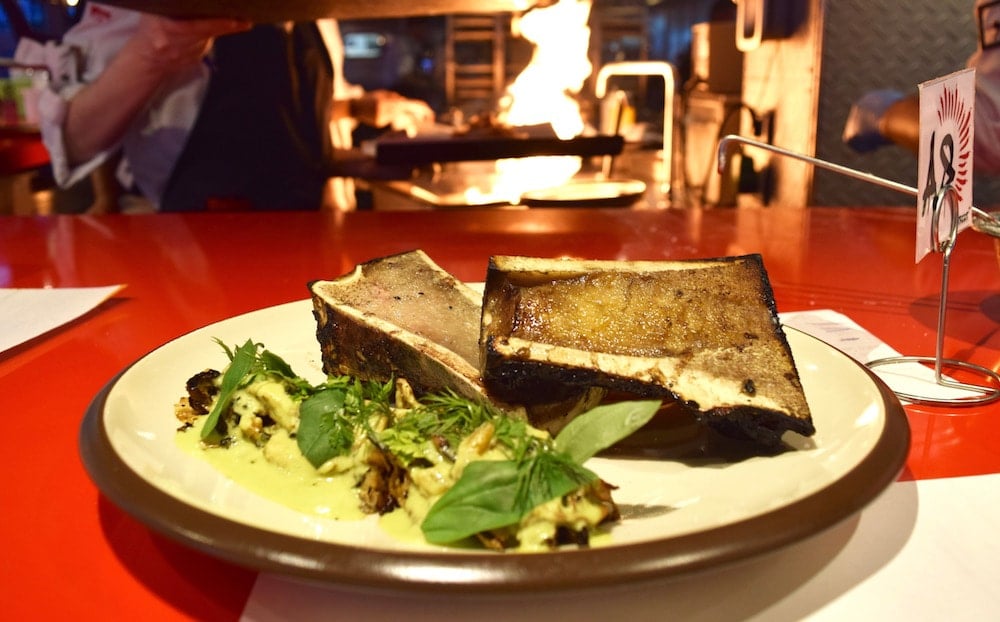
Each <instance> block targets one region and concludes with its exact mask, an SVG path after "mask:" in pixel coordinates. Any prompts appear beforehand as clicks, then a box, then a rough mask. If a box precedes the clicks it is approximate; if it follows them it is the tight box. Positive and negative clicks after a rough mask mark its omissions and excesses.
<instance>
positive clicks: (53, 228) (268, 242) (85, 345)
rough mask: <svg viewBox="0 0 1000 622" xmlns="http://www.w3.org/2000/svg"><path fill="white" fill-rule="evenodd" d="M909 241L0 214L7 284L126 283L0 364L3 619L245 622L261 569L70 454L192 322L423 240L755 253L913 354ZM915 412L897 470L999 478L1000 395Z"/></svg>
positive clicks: (247, 307)
mask: <svg viewBox="0 0 1000 622" xmlns="http://www.w3.org/2000/svg"><path fill="white" fill-rule="evenodd" d="M914 237H915V222H914V216H913V214H912V210H909V209H901V208H888V209H873V208H811V209H739V210H704V211H702V210H685V211H655V212H653V211H629V210H572V209H567V210H530V211H514V210H511V211H502V210H497V211H475V210H472V211H438V212H361V213H351V214H339V215H338V214H332V213H320V212H310V213H306V212H302V213H256V214H248V213H242V214H240V213H218V214H192V215H150V216H100V217H87V216H54V217H36V218H25V217H21V218H18V217H0V288H12V287H26V288H34V287H82V286H103V285H110V284H118V283H121V284H125V285H126V288H125V289H124V290H122V291H121V292H119V293H118V294H117V295H116V296H114V297H113V298H112V299H110V300H109V301H107V302H106V303H104V304H103V305H101V306H100V307H99V308H98V309H96V310H94V311H93V312H91V313H89V314H87V315H86V316H84V317H82V318H80V319H79V320H76V321H74V322H71V323H70V324H68V325H66V326H64V327H61V328H59V329H57V330H54V331H52V332H50V333H48V334H46V335H43V336H41V337H39V338H36V339H34V340H32V341H30V342H28V343H26V344H24V345H21V346H18V347H16V348H14V349H12V350H9V351H7V352H4V353H0V389H2V390H0V413H2V416H3V417H4V426H5V432H6V439H7V442H6V443H5V447H4V450H3V451H2V452H0V456H2V458H0V460H2V462H0V464H2V468H3V472H4V473H5V474H6V477H5V483H4V492H3V495H2V499H3V501H2V505H3V507H2V511H0V516H2V526H3V534H4V536H3V538H4V549H5V550H4V554H3V555H2V557H0V559H2V561H0V598H2V601H3V603H4V611H5V617H7V618H8V619H54V618H55V617H56V616H60V617H72V618H74V619H88V618H102V619H104V618H107V616H108V615H109V614H111V615H112V616H113V617H115V618H118V619H142V620H146V621H150V620H156V619H178V618H197V619H236V618H237V617H238V616H239V614H240V611H241V609H242V606H243V603H244V601H245V599H246V597H247V594H248V593H249V590H250V589H251V587H252V583H253V580H254V578H255V576H256V575H255V573H254V572H253V571H250V570H246V569H242V568H237V567H235V566H232V565H230V564H228V563H225V562H222V561H218V560H215V559H213V558H212V557H209V556H206V555H204V554H201V553H197V552H194V551H192V550H189V549H187V548H186V547H183V546H181V545H178V544H175V543H173V542H171V541H169V540H167V539H165V538H163V537H161V536H158V535H156V534H153V533H151V532H150V531H149V530H147V529H146V528H145V527H144V526H143V525H142V524H140V523H138V522H137V521H135V520H133V519H132V518H131V517H130V516H128V515H126V514H124V513H123V512H122V511H120V510H119V509H118V508H117V507H115V506H114V505H113V504H111V503H110V502H109V501H107V500H106V499H104V498H103V497H102V496H101V494H100V493H99V492H98V490H97V489H96V488H95V487H94V485H93V484H92V483H91V482H90V480H89V479H88V477H87V475H86V473H85V471H84V469H83V466H82V464H81V462H80V459H79V457H78V453H77V434H78V431H79V425H80V422H81V418H82V415H83V413H84V411H85V409H86V408H87V406H88V404H89V402H90V400H91V399H92V398H93V397H94V395H95V394H96V393H97V392H98V391H99V390H100V389H101V387H102V386H104V385H105V383H107V382H108V381H109V380H110V379H111V378H112V377H113V376H114V375H115V374H116V373H117V372H119V371H120V370H121V369H122V368H124V367H125V366H127V365H128V364H130V363H131V362H133V361H134V360H136V359H137V358H138V357H140V356H142V355H144V354H146V353H147V352H149V351H150V350H153V349H154V348H156V347H157V346H159V345H161V344H163V343H164V342H166V341H168V340H170V339H172V338H174V337H177V336H179V335H181V334H184V333H186V332H188V331H190V330H192V329H195V328H198V327H201V326H203V325H205V324H209V323H212V322H215V321H219V320H222V319H225V318H228V317H231V316H233V315H237V314H240V313H244V312H247V311H251V310H254V309H259V308H262V307H267V306H271V305H275V304H279V303H283V302H288V301H292V300H297V299H302V298H306V297H307V295H308V294H307V289H306V284H307V282H309V281H310V280H314V279H318V278H329V277H334V276H337V275H340V274H342V273H344V272H346V271H348V270H349V269H350V268H352V267H353V266H354V265H355V264H356V263H358V262H361V261H365V260H368V259H371V258H373V257H377V256H381V255H387V254H391V253H396V252H400V251H404V250H409V249H413V248H422V249H424V250H425V251H427V252H428V254H429V255H430V256H431V257H432V258H434V259H435V260H436V261H437V262H438V263H440V264H441V266H442V267H444V268H445V269H447V270H449V271H451V272H452V273H453V274H454V275H455V276H457V277H458V278H460V279H464V280H466V281H481V280H482V279H483V277H484V275H485V270H486V265H487V261H488V259H489V257H490V255H493V254H521V255H534V256H546V257H554V256H574V257H587V258H600V259H654V260H655V259H677V258H692V257H712V256H722V255H734V254H743V253H760V254H762V255H763V257H764V262H765V266H766V267H767V269H768V272H769V275H770V279H771V281H772V285H773V287H774V291H775V296H776V300H777V304H778V308H779V310H781V311H795V310H808V309H824V308H829V309H833V310H835V311H839V312H841V313H844V314H846V315H848V316H850V317H851V318H853V319H854V320H855V321H857V322H858V323H859V324H861V325H862V326H863V327H865V328H867V329H868V330H870V331H871V332H873V333H875V334H876V335H877V336H879V337H880V338H882V339H883V340H884V341H886V342H887V343H888V344H889V345H891V346H893V347H894V348H895V349H896V350H898V351H900V352H902V353H904V354H933V353H934V347H935V338H936V337H935V335H936V326H937V315H938V300H939V294H940V285H941V257H940V256H939V255H933V256H931V257H928V258H927V259H925V260H924V261H922V262H921V263H919V264H915V263H914V250H913V249H914ZM303 321H306V322H309V321H312V320H311V318H309V317H305V318H303ZM998 328H1000V269H998V264H997V256H996V250H995V248H994V243H993V240H992V239H990V238H988V237H986V236H983V235H981V234H978V233H975V232H971V231H970V232H964V233H963V234H962V235H961V236H960V237H959V241H958V245H957V248H956V249H955V252H954V254H953V257H952V261H951V278H950V288H949V309H948V315H947V326H946V340H945V342H944V351H945V355H946V356H948V357H951V358H957V359H961V360H968V361H971V362H974V363H977V364H979V365H982V366H984V367H987V368H990V369H994V370H996V369H998V367H1000V335H998ZM193 364H194V365H197V363H196V362H193ZM907 414H908V416H909V419H910V425H911V429H912V448H911V452H910V456H909V460H908V464H907V469H906V471H905V472H904V474H903V478H943V477H955V476H962V475H972V474H981V473H995V472H1000V404H991V405H987V406H978V407H973V408H969V407H963V408H940V407H914V406H909V407H907Z"/></svg>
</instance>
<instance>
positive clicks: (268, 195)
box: [160, 23, 333, 212]
mask: <svg viewBox="0 0 1000 622" xmlns="http://www.w3.org/2000/svg"><path fill="white" fill-rule="evenodd" d="M211 60H212V63H213V70H212V77H211V79H210V81H209V85H208V90H207V92H206V94H205V101H204V103H203V104H202V107H201V111H200V112H199V115H198V119H197V121H196V122H195V124H194V127H193V128H192V131H191V135H190V136H189V138H188V141H187V144H186V145H185V146H184V150H183V151H182V152H181V157H180V158H179V159H178V161H177V164H176V165H175V167H174V170H173V172H172V173H171V177H170V181H169V182H168V183H167V187H166V190H165V192H164V194H163V198H162V200H161V204H160V209H161V211H165V212H179V211H197V210H206V209H210V210H211V209H257V210H279V209H317V208H319V207H320V206H321V204H322V202H323V196H324V190H325V188H326V183H327V179H328V171H329V166H328V163H329V162H330V161H331V159H332V153H333V146H332V144H331V142H330V133H329V122H330V103H331V99H332V96H333V67H332V65H331V63H330V57H329V54H328V53H327V50H326V46H325V44H324V43H323V39H322V37H321V35H320V33H319V30H318V29H317V28H316V25H315V24H312V23H306V24H297V25H295V27H294V28H293V29H292V31H291V32H286V30H285V29H284V28H283V27H281V26H278V25H262V26H256V27H254V28H253V29H252V30H250V31H248V32H245V33H239V34H235V35H229V36H225V37H220V38H218V39H217V40H216V41H215V45H214V48H213V52H212V57H211Z"/></svg>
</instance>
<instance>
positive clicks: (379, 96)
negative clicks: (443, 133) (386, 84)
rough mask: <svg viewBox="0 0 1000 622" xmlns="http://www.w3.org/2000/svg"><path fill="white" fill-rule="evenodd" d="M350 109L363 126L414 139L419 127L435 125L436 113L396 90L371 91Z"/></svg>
mask: <svg viewBox="0 0 1000 622" xmlns="http://www.w3.org/2000/svg"><path fill="white" fill-rule="evenodd" d="M350 110H351V116H353V117H354V118H355V119H357V120H358V121H360V122H362V123H365V124H367V125H371V126H372V127H378V128H383V127H386V128H392V129H393V130H396V131H400V132H405V133H406V134H408V135H411V136H412V135H413V134H414V133H415V132H416V130H417V129H418V128H420V127H423V126H426V125H429V124H431V123H433V122H434V111H433V110H432V109H431V107H430V106H428V105H427V103H426V102H423V101H420V100H419V99H409V98H407V97H403V96H402V95H400V94H399V93H395V92H393V91H386V90H377V91H369V92H367V93H365V94H364V95H363V96H361V97H360V98H358V99H356V100H354V101H352V102H351V108H350Z"/></svg>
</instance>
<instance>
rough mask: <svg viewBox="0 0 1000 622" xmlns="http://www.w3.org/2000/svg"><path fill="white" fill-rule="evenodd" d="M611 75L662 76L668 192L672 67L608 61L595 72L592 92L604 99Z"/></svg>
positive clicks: (651, 62) (649, 62)
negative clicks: (595, 77) (595, 79)
mask: <svg viewBox="0 0 1000 622" xmlns="http://www.w3.org/2000/svg"><path fill="white" fill-rule="evenodd" d="M611 76H660V77H662V78H663V162H662V165H663V183H662V188H663V194H669V193H670V182H671V181H672V180H671V177H672V175H671V159H672V157H673V137H674V90H675V87H674V67H673V65H671V64H670V63H668V62H666V61H659V60H641V61H623V62H617V63H608V64H607V65H604V66H603V67H601V69H600V71H598V72H597V84H596V85H595V86H594V94H595V95H596V96H597V99H604V97H605V95H607V91H608V78H610V77H611Z"/></svg>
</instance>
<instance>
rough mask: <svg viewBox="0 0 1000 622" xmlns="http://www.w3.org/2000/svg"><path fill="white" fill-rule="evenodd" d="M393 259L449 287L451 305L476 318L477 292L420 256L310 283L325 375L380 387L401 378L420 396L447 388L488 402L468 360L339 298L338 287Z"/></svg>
mask: <svg viewBox="0 0 1000 622" xmlns="http://www.w3.org/2000/svg"><path fill="white" fill-rule="evenodd" d="M396 260H401V261H410V260H412V261H413V265H414V266H417V267H419V268H420V272H419V274H421V275H428V274H431V275H433V277H427V276H424V278H426V280H427V283H426V286H427V287H434V286H436V285H441V284H444V285H446V287H447V288H449V289H448V290H447V293H449V294H451V295H452V296H453V299H452V301H451V302H452V303H453V304H455V305H466V304H467V305H470V306H469V307H468V308H467V311H471V312H473V313H474V314H478V313H479V305H480V303H479V301H478V293H477V292H475V290H473V289H472V288H469V287H467V286H466V285H464V284H463V283H460V282H458V281H457V280H456V279H455V278H454V277H453V276H451V275H450V274H449V273H447V272H445V271H444V270H442V269H441V268H440V267H439V266H437V264H435V263H434V262H433V261H431V260H430V258H429V257H427V255H426V254H425V253H423V251H409V252H406V253H399V254H397V255H390V256H387V257H381V258H377V259H373V260H371V261H368V262H365V263H362V264H358V265H357V266H355V268H354V270H353V271H352V272H350V273H348V274H346V275H344V276H342V277H340V278H338V279H335V280H332V281H313V282H311V283H310V284H309V290H310V292H311V294H312V301H313V316H314V317H315V319H316V338H317V340H318V341H319V345H320V353H321V360H322V363H323V371H324V372H325V373H327V374H336V375H339V374H345V375H352V376H355V377H358V378H360V379H362V380H374V381H379V382H385V381H388V380H390V379H391V378H394V377H404V378H406V379H407V380H408V381H409V383H410V385H411V386H412V387H413V389H414V391H415V392H416V393H417V394H418V395H419V394H424V393H427V392H430V391H436V390H441V389H445V388H450V389H452V390H454V391H455V392H456V393H458V394H459V395H462V396H463V397H467V398H470V399H480V400H482V399H486V392H485V389H484V387H483V385H482V382H480V380H479V370H478V369H477V368H476V367H475V366H474V365H472V364H471V363H470V362H469V361H466V360H465V359H464V358H463V357H461V356H460V355H458V354H457V353H455V352H454V351H452V350H450V349H448V348H446V347H444V346H442V345H441V344H440V343H438V342H437V341H435V340H433V339H429V338H427V337H424V336H421V335H418V334H416V333H414V332H411V331H408V330H405V329H404V328H402V327H400V326H398V325H396V324H394V323H392V322H389V321H387V320H385V319H383V318H380V317H378V316H377V315H375V313H373V312H371V311H365V310H362V309H358V308H357V307H354V306H352V305H350V304H348V303H346V302H345V301H344V300H343V299H342V298H341V297H340V293H339V292H338V291H337V290H338V288H342V287H344V286H349V285H351V284H353V283H357V282H358V281H360V280H362V279H363V278H365V271H366V268H368V267H370V266H373V265H376V264H379V263H382V262H387V261H396ZM401 278H402V276H401ZM476 337H477V336H472V337H471V338H472V339H475V338H476Z"/></svg>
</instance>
